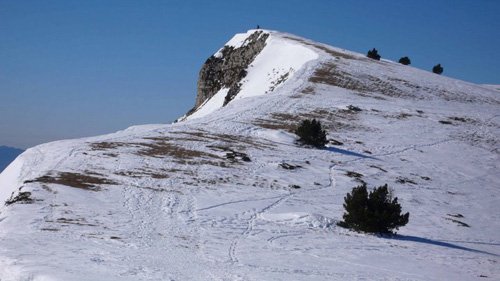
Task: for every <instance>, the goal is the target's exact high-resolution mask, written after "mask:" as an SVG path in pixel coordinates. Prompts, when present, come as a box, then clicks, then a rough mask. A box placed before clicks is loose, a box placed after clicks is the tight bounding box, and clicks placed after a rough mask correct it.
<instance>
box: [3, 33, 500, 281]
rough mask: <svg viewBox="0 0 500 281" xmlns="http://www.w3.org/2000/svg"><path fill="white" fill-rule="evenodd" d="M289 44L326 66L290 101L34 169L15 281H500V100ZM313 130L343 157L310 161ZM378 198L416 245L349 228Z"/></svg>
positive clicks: (53, 159) (118, 141)
mask: <svg viewBox="0 0 500 281" xmlns="http://www.w3.org/2000/svg"><path fill="white" fill-rule="evenodd" d="M275 35H277V36H279V37H280V38H281V39H280V40H284V41H286V40H289V42H287V44H288V43H289V44H290V45H294V44H299V45H302V46H303V47H304V48H307V51H305V53H307V52H308V51H310V50H313V51H314V52H315V53H316V55H317V59H314V60H311V61H309V62H308V63H305V64H304V65H303V66H302V67H301V68H300V70H299V69H297V71H296V72H295V74H294V76H293V77H291V78H289V79H288V80H287V82H286V83H284V84H283V85H281V86H280V87H279V88H277V89H276V90H275V91H274V92H273V93H272V94H269V95H260V96H253V97H248V98H244V99H237V100H234V101H232V102H231V103H229V104H228V105H227V106H225V107H222V108H220V109H218V110H216V111H214V112H212V113H211V114H207V115H205V116H203V117H200V118H197V119H193V120H188V121H184V122H179V123H175V124H172V125H148V126H137V127H132V128H129V129H127V130H124V131H120V132H117V133H115V134H110V135H106V136H99V137H93V138H87V139H78V140H68V141H61V142H54V143H49V144H44V145H41V146H37V147H34V148H31V149H29V150H28V151H26V152H24V154H22V155H21V156H20V157H18V159H17V160H16V161H15V162H14V163H13V164H12V165H10V166H9V168H7V169H6V170H5V171H4V172H3V173H2V174H0V194H1V196H2V200H4V199H5V198H13V197H11V195H12V192H13V193H14V194H13V196H14V197H15V195H17V194H18V193H19V192H31V195H30V196H31V199H32V201H31V202H16V203H13V204H10V205H8V206H7V205H5V206H4V205H2V206H1V207H0V212H1V214H0V279H1V280H2V281H5V280H134V281H136V280H422V281H423V280H425V281H428V280H436V281H437V280H440V281H441V280H498V279H499V277H500V266H499V262H500V258H499V255H500V237H499V234H498V233H500V207H499V206H500V176H499V173H498V171H499V170H500V169H499V168H500V167H499V165H500V164H499V163H500V161H499V148H500V147H499V139H500V114H499V112H500V111H499V108H500V98H499V96H498V92H497V91H494V90H489V89H486V88H484V87H482V86H478V85H474V84H470V83H466V82H462V81H458V80H454V79H450V78H447V77H444V76H439V75H434V74H432V73H429V72H426V71H421V70H418V69H415V68H412V67H406V66H402V65H400V64H397V63H391V62H377V61H373V60H369V59H366V58H365V57H364V56H363V55H360V54H355V53H352V52H348V51H344V50H341V49H338V48H333V47H328V46H325V45H321V44H318V43H315V42H312V41H308V40H305V39H301V38H297V37H294V36H290V35H286V34H280V33H275ZM268 47H271V46H268ZM266 48H267V47H266ZM305 56H307V55H305ZM350 105H353V106H355V107H358V108H359V109H361V111H356V110H349V109H348V108H353V107H349V106H350ZM303 118H318V119H320V120H321V122H322V124H324V126H325V127H326V129H327V131H328V137H329V138H330V139H335V140H336V141H337V145H330V146H328V147H327V148H325V149H312V148H307V147H300V146H297V145H296V144H295V143H294V135H293V134H292V133H290V130H291V128H293V125H295V124H296V123H297V122H299V121H300V120H301V119H303ZM339 143H342V145H339ZM235 152H239V153H244V154H245V155H246V156H247V157H248V158H249V159H250V160H251V161H244V160H243V159H244V157H243V156H242V155H241V154H238V153H235ZM246 160H248V159H246ZM283 163H286V164H289V165H292V166H294V167H296V168H295V169H284V168H283V167H282V166H281V165H280V164H283ZM353 172H354V173H353ZM356 173H358V174H359V175H358V174H356ZM43 176H45V177H43ZM41 177H42V178H41ZM89 178H91V179H94V180H95V179H101V180H102V179H106V180H107V182H106V183H102V182H101V183H99V181H97V180H95V181H94V183H92V182H91V181H92V180H89ZM96 181H97V183H96ZM362 181H364V182H366V183H367V184H368V186H369V187H374V186H378V185H381V184H384V183H388V184H389V186H390V187H391V188H392V189H393V190H394V194H395V195H396V196H398V198H399V202H400V203H401V204H402V206H403V211H405V212H406V211H408V212H410V222H409V223H408V225H407V226H405V227H403V228H401V229H400V231H399V232H398V235H396V236H392V237H389V236H374V235H367V234H362V233H356V232H352V231H349V230H346V229H343V228H340V227H338V226H336V223H337V222H338V221H340V220H342V214H343V207H342V203H343V198H344V196H345V194H346V193H347V192H349V191H350V190H351V189H352V187H354V186H357V185H359V184H360V183H361V182H362ZM82 183H88V184H90V185H91V188H89V187H88V186H87V187H85V185H83V186H82V185H81V184H82Z"/></svg>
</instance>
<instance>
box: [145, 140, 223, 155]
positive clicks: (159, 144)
mask: <svg viewBox="0 0 500 281" xmlns="http://www.w3.org/2000/svg"><path fill="white" fill-rule="evenodd" d="M140 145H141V146H143V147H144V148H143V149H140V150H139V151H137V154H138V155H141V156H149V157H158V158H161V157H167V156H168V157H172V158H174V159H177V160H189V159H194V158H215V159H219V158H220V157H219V156H217V155H215V154H211V153H208V152H204V151H199V150H194V149H188V148H184V147H182V146H178V145H176V144H173V143H170V142H168V141H165V140H163V139H156V140H155V142H152V143H141V144H140Z"/></svg>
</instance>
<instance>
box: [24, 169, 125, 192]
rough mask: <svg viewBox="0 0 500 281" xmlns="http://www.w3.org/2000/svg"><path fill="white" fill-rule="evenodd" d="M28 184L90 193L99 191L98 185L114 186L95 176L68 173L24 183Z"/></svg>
mask: <svg viewBox="0 0 500 281" xmlns="http://www.w3.org/2000/svg"><path fill="white" fill-rule="evenodd" d="M30 182H41V183H46V184H50V183H52V184H60V185H65V186H70V187H74V188H81V189H85V190H90V191H99V190H101V188H100V187H99V185H102V184H116V182H114V181H112V180H109V179H106V178H103V177H100V176H97V175H84V174H79V173H70V172H60V173H58V174H57V175H55V176H53V175H45V176H41V177H39V178H36V179H34V180H28V181H25V183H30Z"/></svg>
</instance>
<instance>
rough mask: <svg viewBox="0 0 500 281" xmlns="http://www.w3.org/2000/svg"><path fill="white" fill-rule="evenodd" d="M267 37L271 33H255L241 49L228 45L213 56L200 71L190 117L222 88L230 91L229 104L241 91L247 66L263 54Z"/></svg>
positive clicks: (225, 102)
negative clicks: (261, 52) (241, 82)
mask: <svg viewBox="0 0 500 281" xmlns="http://www.w3.org/2000/svg"><path fill="white" fill-rule="evenodd" d="M268 37H269V34H268V33H265V32H263V31H255V32H254V33H252V34H251V35H250V36H249V37H248V38H247V39H246V40H245V41H244V42H243V43H242V44H241V46H240V47H235V46H230V45H226V46H224V47H223V48H222V49H221V50H220V51H219V52H217V53H216V54H214V55H212V56H210V57H209V58H208V59H207V60H206V61H205V63H204V64H203V66H202V68H201V70H200V74H199V79H198V91H197V96H196V103H195V106H194V107H193V109H191V110H190V111H189V113H188V115H189V114H191V113H192V112H194V111H195V110H196V109H197V108H198V107H199V106H201V105H202V104H203V103H204V102H205V101H207V100H208V99H210V98H211V97H213V96H214V95H215V94H216V93H217V92H218V91H219V90H221V89H222V88H228V89H229V91H228V93H227V95H226V97H225V100H224V105H226V104H227V103H228V102H230V101H231V100H232V99H233V98H234V97H235V96H236V94H238V92H239V90H240V86H241V84H240V81H241V80H242V79H243V78H245V76H246V74H247V71H246V69H247V67H248V66H249V65H250V63H251V62H252V61H253V60H254V59H255V57H256V56H257V55H258V54H259V53H260V51H262V49H263V48H264V46H265V45H266V40H267V38H268Z"/></svg>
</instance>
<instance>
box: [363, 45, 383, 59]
mask: <svg viewBox="0 0 500 281" xmlns="http://www.w3.org/2000/svg"><path fill="white" fill-rule="evenodd" d="M366 56H367V57H369V58H371V59H374V60H380V55H379V54H378V51H377V49H375V48H373V49H372V50H370V51H368V54H367V55H366Z"/></svg>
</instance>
